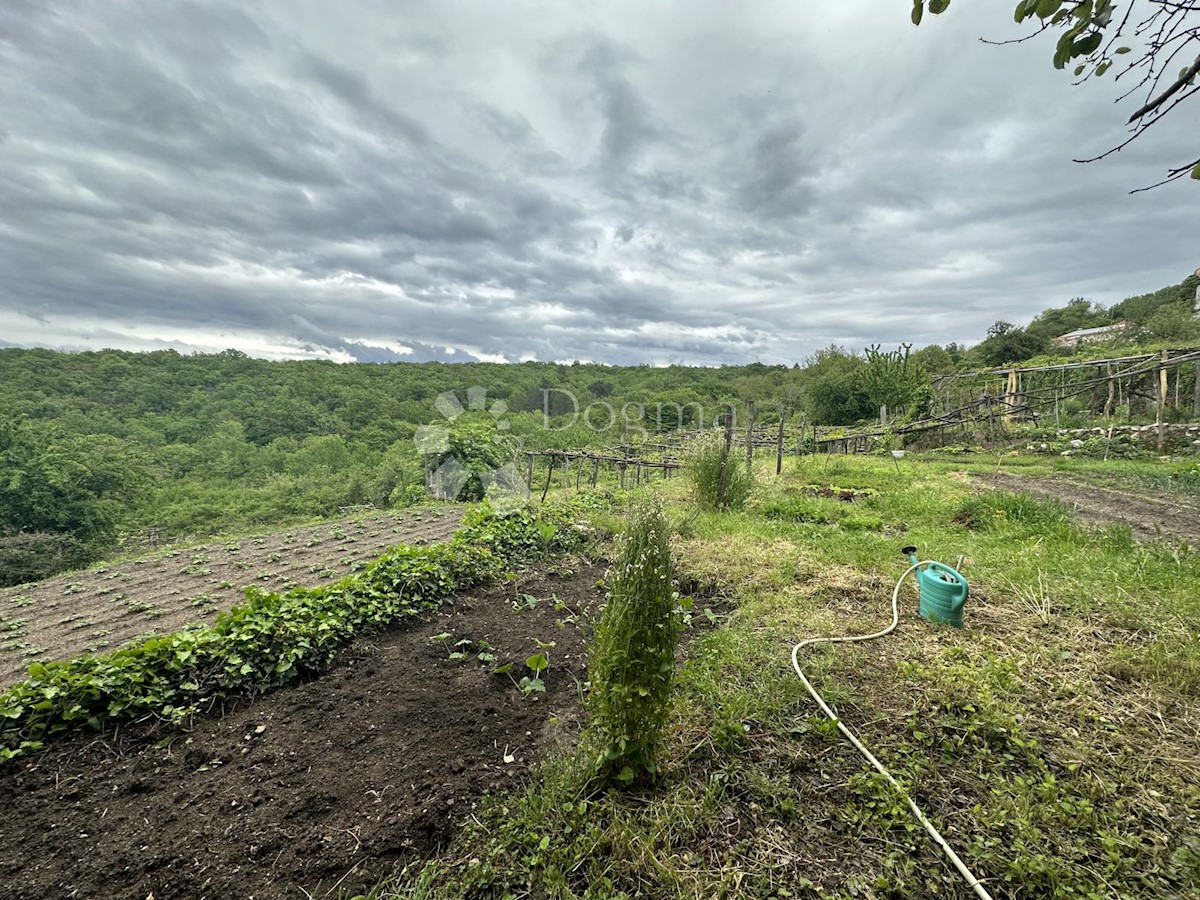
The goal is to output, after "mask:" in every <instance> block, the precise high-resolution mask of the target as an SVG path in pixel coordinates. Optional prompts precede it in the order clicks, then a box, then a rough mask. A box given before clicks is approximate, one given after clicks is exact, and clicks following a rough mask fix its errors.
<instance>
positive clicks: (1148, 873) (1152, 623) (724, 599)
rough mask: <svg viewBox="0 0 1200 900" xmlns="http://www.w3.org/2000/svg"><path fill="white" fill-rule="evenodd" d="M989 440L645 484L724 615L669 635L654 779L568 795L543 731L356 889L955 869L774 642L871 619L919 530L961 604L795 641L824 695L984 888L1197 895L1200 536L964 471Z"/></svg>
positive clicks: (887, 888)
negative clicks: (509, 783)
mask: <svg viewBox="0 0 1200 900" xmlns="http://www.w3.org/2000/svg"><path fill="white" fill-rule="evenodd" d="M1019 464H1020V465H1022V467H1023V468H1024V469H1026V470H1027V471H1041V472H1049V471H1052V470H1054V469H1055V468H1058V467H1057V466H1056V465H1055V464H1054V463H1049V464H1048V463H1047V462H1046V460H1044V459H1041V460H1030V461H1029V462H1028V463H1027V464H1025V463H1019ZM989 465H990V467H991V469H994V467H995V458H992V460H991V461H990V463H989V462H987V461H981V462H979V463H975V462H968V463H967V464H966V466H965V467H964V466H963V464H962V463H961V462H958V461H955V462H952V463H945V462H936V463H926V462H925V461H923V460H920V459H917V460H913V459H911V458H909V459H906V460H905V461H904V463H903V464H902V465H901V466H900V467H899V469H897V467H896V466H895V465H894V464H893V462H892V460H891V459H887V458H870V457H847V458H832V459H826V458H805V459H801V460H789V461H788V462H787V464H786V466H785V473H784V476H783V477H782V478H778V479H777V478H774V477H773V476H772V475H769V474H765V473H764V472H760V473H759V475H760V477H759V479H758V480H757V483H756V487H755V491H754V493H753V495H752V497H751V498H750V502H749V503H748V505H747V507H746V508H745V509H744V510H743V511H740V512H730V513H714V512H707V513H696V512H694V510H691V509H690V508H689V506H688V500H687V495H686V491H687V488H686V485H684V484H682V483H671V482H667V483H665V484H661V485H655V490H656V491H657V492H658V493H660V494H662V495H663V498H664V500H665V502H666V504H667V508H668V513H669V514H670V516H671V518H672V521H673V522H676V523H678V524H679V528H680V533H679V534H677V535H676V537H675V538H674V546H673V555H674V559H675V565H676V568H677V574H678V577H679V581H680V586H681V589H682V590H684V591H685V592H692V593H694V594H698V595H703V596H704V598H705V603H711V604H712V605H713V607H714V608H715V609H716V610H717V611H718V612H719V613H720V617H721V624H720V627H718V628H715V629H712V630H708V631H705V632H703V633H702V634H699V635H693V638H692V640H691V641H690V643H689V644H688V646H687V650H686V656H685V659H684V660H683V665H682V668H681V670H680V675H679V680H678V683H677V686H676V692H675V703H674V706H673V708H672V712H671V718H670V725H669V728H668V736H667V741H668V744H667V753H666V763H665V765H664V767H663V770H662V773H661V774H662V780H661V783H660V784H659V785H658V786H657V788H656V789H655V790H653V791H647V792H644V793H642V794H637V795H634V796H624V795H622V794H619V793H617V792H613V793H609V794H606V795H603V796H600V797H595V798H591V799H588V798H587V797H585V795H584V793H583V791H582V789H581V787H580V785H581V772H582V771H584V769H585V767H582V768H581V761H580V760H579V759H577V758H576V757H575V755H574V753H573V751H572V748H571V747H569V746H567V747H563V748H562V749H560V750H559V751H558V752H556V753H555V754H553V755H552V756H551V757H550V758H549V759H547V760H546V762H545V763H544V764H543V765H542V767H541V769H540V770H539V771H538V773H537V774H536V775H535V777H534V779H533V781H532V783H531V784H530V785H529V786H528V787H527V788H526V789H524V790H520V791H517V792H514V793H511V794H509V795H505V796H501V797H497V798H493V799H492V800H490V801H488V802H487V803H485V805H484V808H483V809H482V810H481V811H480V812H479V813H478V814H476V815H475V816H474V817H473V819H472V821H471V822H470V823H468V824H467V825H466V826H465V828H464V830H463V832H462V833H461V834H460V836H459V838H458V841H457V842H456V844H455V845H454V846H453V847H452V848H451V850H450V851H449V852H447V854H446V855H445V856H444V857H441V858H438V859H435V860H433V861H431V862H430V863H428V864H425V865H420V866H415V867H413V868H412V869H410V870H409V871H408V872H406V873H405V875H404V876H403V877H402V878H401V879H399V880H398V881H396V882H394V883H391V884H389V885H384V886H381V887H380V888H379V889H378V890H377V892H376V894H377V895H378V896H380V897H460V896H529V895H532V896H539V897H555V898H559V897H561V898H568V897H614V896H628V897H633V896H644V897H654V898H659V897H661V898H668V897H670V898H676V897H689V898H702V897H704V898H707V897H759V898H783V897H818V896H819V897H823V898H838V900H842V898H844V900H849V898H852V897H857V898H861V897H876V898H901V897H930V898H961V897H966V896H969V891H967V889H966V888H965V886H964V885H963V884H962V882H961V880H960V878H959V876H958V875H957V874H956V873H955V872H954V871H953V870H952V869H951V868H950V867H949V866H948V865H947V864H946V863H945V862H944V861H943V860H942V859H941V858H940V857H939V856H938V854H937V853H936V852H935V851H934V849H933V848H932V846H931V845H930V843H929V841H928V840H927V838H926V837H925V835H924V833H923V832H922V831H921V830H920V828H919V826H917V824H916V823H915V822H914V821H913V820H912V819H911V817H910V815H909V813H908V811H907V809H906V807H905V806H904V804H903V801H902V800H900V798H898V797H897V796H896V795H894V793H893V792H891V791H890V790H889V789H888V787H887V786H886V784H885V783H883V782H882V780H881V779H880V778H878V776H876V775H875V774H874V773H873V772H872V770H870V769H869V768H868V767H867V765H866V763H865V762H864V761H863V760H862V759H861V758H860V757H858V756H857V754H856V753H855V751H854V750H853V748H851V747H850V746H849V745H848V744H847V743H846V742H845V741H844V740H842V739H841V738H840V737H839V736H838V735H837V733H836V731H835V730H834V729H833V728H832V727H831V725H830V723H828V722H827V721H825V720H824V719H823V718H822V717H820V716H819V715H818V714H817V711H816V709H815V708H814V706H813V705H812V704H811V702H810V701H809V700H808V699H807V695H805V694H804V692H803V688H802V686H801V685H800V684H799V681H798V680H797V679H796V678H795V676H794V674H793V673H792V671H791V668H790V665H789V661H788V653H789V650H790V645H791V644H792V643H794V642H795V641H797V640H799V639H801V638H804V637H809V636H813V635H821V634H830V635H832V634H843V633H855V632H864V631H868V630H874V629H875V628H877V627H879V626H880V625H881V624H883V623H885V622H886V620H887V615H888V600H889V595H890V589H891V586H892V583H893V580H894V578H895V577H897V576H898V574H899V572H900V571H902V569H903V567H904V565H905V563H904V561H903V560H902V558H901V556H900V554H899V552H898V550H899V548H900V547H901V546H902V545H904V544H910V543H911V544H916V545H917V546H918V547H919V548H920V554H921V556H922V557H931V558H936V559H942V560H944V561H948V562H950V563H954V562H955V560H956V558H957V557H958V556H959V555H962V556H963V557H964V562H963V567H962V568H963V572H964V574H965V575H966V577H967V578H968V579H969V580H970V582H971V590H972V593H971V598H970V599H969V600H968V603H967V606H966V610H965V624H966V627H965V628H964V629H962V630H955V629H950V628H944V627H936V626H932V625H929V624H928V623H925V622H924V621H922V620H920V619H919V618H918V617H917V616H916V613H915V605H916V604H915V597H914V596H913V595H912V593H911V592H910V591H908V590H907V589H906V591H905V593H903V594H902V597H903V598H904V605H903V607H902V610H901V624H900V627H899V629H898V630H897V632H896V633H894V634H893V635H892V636H889V637H887V638H885V639H882V640H879V641H873V642H870V643H867V644H864V645H842V646H838V647H825V648H821V649H814V650H812V651H811V652H810V653H809V655H808V656H807V658H806V659H805V660H804V664H805V671H806V673H808V674H809V677H810V678H811V679H812V680H813V682H814V684H816V685H817V687H818V689H819V690H821V691H822V693H823V694H824V695H825V697H826V699H827V700H828V701H829V702H830V703H831V704H832V705H833V706H834V707H835V708H836V709H837V710H838V713H839V715H841V716H842V717H844V718H845V720H846V721H847V723H848V724H850V725H851V727H852V728H854V729H855V731H856V732H858V734H859V736H860V737H861V738H862V739H863V740H864V741H865V742H866V743H867V745H868V746H870V747H871V748H872V749H873V750H874V752H875V753H876V755H877V756H879V757H880V758H881V760H883V762H884V763H885V764H886V765H888V766H889V768H890V769H891V770H892V772H893V773H894V774H895V776H896V777H897V778H898V779H899V780H900V781H901V782H902V783H903V784H905V785H906V787H907V789H908V790H909V791H910V793H911V794H912V796H913V797H914V798H915V799H916V800H917V802H918V803H919V804H920V805H921V806H922V807H923V808H924V809H925V811H926V813H927V814H928V815H930V816H931V818H933V819H934V821H935V822H936V823H937V824H938V826H939V827H940V828H941V830H942V832H943V834H944V835H945V836H946V838H947V839H948V840H949V841H950V843H951V844H952V845H953V846H954V847H955V849H956V850H957V851H958V852H959V854H960V855H961V856H963V858H964V859H965V860H966V861H967V863H968V865H970V866H971V867H972V868H973V869H974V870H975V872H976V873H977V874H978V875H980V876H981V877H983V878H985V880H986V884H987V887H988V889H989V890H990V891H991V893H992V895H993V896H994V897H996V898H1017V897H1021V898H1027V897H1029V898H1033V897H1038V898H1041V897H1047V898H1101V897H1104V898H1108V897H1136V898H1141V897H1145V898H1149V897H1178V898H1183V897H1191V896H1196V895H1197V893H1198V892H1200V733H1198V729H1197V727H1196V724H1195V723H1196V721H1197V720H1198V715H1200V642H1198V640H1197V634H1198V633H1200V557H1198V556H1197V555H1196V554H1195V553H1193V552H1192V551H1190V550H1187V549H1186V548H1181V547H1176V546H1170V545H1167V544H1159V543H1156V544H1145V545H1139V544H1135V543H1133V542H1132V540H1131V539H1130V535H1129V531H1128V529H1117V528H1112V529H1104V530H1098V531H1090V530H1086V529H1083V528H1081V527H1078V526H1077V525H1076V524H1075V523H1074V522H1073V521H1072V519H1071V517H1070V515H1069V514H1068V512H1067V510H1066V509H1064V508H1063V507H1061V506H1059V505H1055V504H1047V503H1039V502H1037V501H1033V500H1031V499H1029V498H1027V497H1024V496H1022V495H1014V494H1007V493H1003V492H998V493H995V494H990V495H986V496H980V495H979V494H977V493H975V492H974V490H973V488H972V485H971V484H970V481H969V479H968V478H966V477H965V476H964V474H963V472H962V471H961V470H962V469H964V468H971V467H978V468H979V469H980V470H988V471H990V469H988V466H989ZM1005 465H1006V466H1008V465H1009V462H1008V461H1006V462H1005ZM1123 465H1127V464H1123ZM1138 465H1139V466H1140V465H1141V464H1140V463H1139V464H1138ZM1072 468H1073V470H1074V471H1075V472H1082V473H1083V474H1085V475H1090V476H1091V477H1099V476H1103V475H1105V474H1106V473H1109V472H1115V471H1117V469H1116V468H1109V467H1106V466H1104V465H1099V464H1094V465H1092V466H1091V468H1089V467H1088V464H1087V463H1084V462H1073V463H1072ZM813 485H818V486H819V485H825V486H837V487H839V488H849V489H862V490H863V491H864V494H863V495H862V496H860V497H858V498H856V499H853V500H850V501H846V500H842V499H839V498H838V497H836V496H821V495H819V494H817V495H814V493H813V492H812V491H811V490H809V488H811V486H813ZM863 523H868V524H867V525H864V524H863Z"/></svg>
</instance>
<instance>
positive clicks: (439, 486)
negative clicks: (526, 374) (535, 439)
mask: <svg viewBox="0 0 1200 900" xmlns="http://www.w3.org/2000/svg"><path fill="white" fill-rule="evenodd" d="M433 406H434V408H435V409H436V410H437V411H438V412H439V413H440V414H441V416H442V419H443V420H444V421H442V422H438V423H435V424H433V425H422V426H420V427H419V428H418V429H417V431H416V434H415V435H414V436H413V442H414V443H415V444H416V445H417V450H418V451H420V453H421V455H422V456H424V457H425V459H426V476H425V477H426V486H427V487H428V488H429V491H430V492H431V493H432V494H433V495H434V496H435V497H437V498H438V499H439V500H478V499H481V497H484V496H486V497H487V498H488V499H489V500H490V501H492V504H493V505H494V506H495V507H496V508H497V509H498V510H501V511H504V510H508V511H511V510H513V509H516V508H517V507H519V506H520V505H521V504H522V503H524V502H525V500H527V499H528V498H529V487H528V486H527V485H526V483H525V479H524V478H523V477H522V475H521V472H520V469H519V468H518V467H517V463H516V456H517V453H518V451H519V449H520V446H521V441H520V439H518V438H514V437H513V436H512V434H511V433H510V426H509V423H508V421H507V420H506V419H505V418H504V417H505V415H506V414H507V413H508V404H507V403H505V402H504V401H503V400H494V401H492V403H491V404H490V405H489V404H488V401H487V388H484V387H480V386H479V385H475V386H474V387H472V388H469V389H468V390H467V405H466V406H465V407H464V406H463V405H462V403H461V401H460V400H459V399H458V395H457V394H455V392H454V391H445V392H443V393H441V394H438V397H437V400H435V401H434V403H433ZM469 412H474V413H483V412H486V413H487V414H488V415H487V417H483V416H476V417H470V416H468V418H467V419H462V417H463V416H464V415H466V414H467V413H469ZM472 418H473V419H474V421H472Z"/></svg>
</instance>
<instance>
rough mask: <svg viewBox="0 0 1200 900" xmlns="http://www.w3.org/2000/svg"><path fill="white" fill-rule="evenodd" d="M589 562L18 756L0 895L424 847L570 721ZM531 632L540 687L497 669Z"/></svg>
mask: <svg viewBox="0 0 1200 900" xmlns="http://www.w3.org/2000/svg"><path fill="white" fill-rule="evenodd" d="M602 575H603V571H602V569H600V568H598V567H597V566H594V565H590V564H587V563H583V562H570V563H568V562H565V561H560V563H559V564H557V565H552V566H543V567H542V568H540V569H538V570H535V571H530V572H527V573H525V574H522V575H520V576H519V577H518V578H517V580H516V581H512V582H508V581H504V582H500V583H498V584H495V585H492V586H489V587H484V588H479V589H476V590H473V591H470V592H467V593H465V594H463V595H462V596H460V597H459V598H458V599H457V600H456V601H455V602H454V603H453V604H452V605H447V606H445V607H443V608H442V609H441V610H439V611H437V612H435V613H429V614H426V615H425V616H422V617H421V618H420V619H419V620H415V621H412V622H409V623H407V624H405V625H403V626H401V627H399V628H396V629H392V630H390V631H387V632H384V633H381V634H377V635H374V636H372V637H371V638H370V639H368V640H359V641H357V642H355V643H353V644H352V645H350V646H349V647H348V648H347V649H345V650H343V651H342V652H341V653H340V654H339V657H338V661H337V662H336V663H335V665H334V667H333V668H332V669H331V670H330V671H328V672H327V673H325V674H324V675H323V676H322V677H320V678H316V679H313V680H311V681H308V682H305V683H302V684H299V685H296V686H293V687H290V688H285V689H283V690H279V691H275V692H273V693H271V694H268V695H266V696H265V697H262V698H260V699H258V700H257V701H256V702H254V703H253V704H250V705H246V706H242V707H240V708H237V709H233V710H230V711H228V712H227V714H226V715H224V716H222V717H217V716H210V717H204V718H197V719H196V720H195V721H194V722H193V723H192V727H191V728H190V729H187V730H180V729H176V728H170V727H167V726H161V727H159V728H155V727H152V726H149V725H145V724H141V725H137V726H133V727H126V728H125V729H123V730H122V731H121V732H119V733H118V734H117V735H116V736H115V737H113V738H112V739H97V738H95V737H94V736H91V737H76V738H72V739H69V740H66V741H64V742H61V743H58V744H55V745H53V746H52V747H51V748H50V749H49V750H48V751H46V752H43V753H41V754H39V755H35V756H30V757H29V758H27V759H21V760H17V761H14V762H13V763H12V764H10V765H9V766H8V767H6V768H4V769H0V795H2V796H4V797H5V798H6V804H5V812H6V815H5V816H4V818H3V821H2V822H0V844H2V846H3V849H2V850H0V897H4V898H14V900H15V898H43V897H59V896H86V897H130V898H138V900H145V898H146V897H148V896H150V895H153V896H155V897H192V898H205V897H211V898H226V897H251V896H253V897H256V898H266V897H296V896H302V895H303V894H304V893H307V895H308V896H311V897H326V896H330V897H336V896H339V894H340V893H341V892H346V894H347V895H349V894H353V893H354V891H356V890H359V889H364V888H367V887H369V886H371V885H374V884H376V883H377V882H379V881H380V880H381V879H383V878H384V877H386V876H388V875H391V874H392V873H393V872H395V871H396V870H397V869H398V868H401V867H402V866H403V865H404V864H406V863H409V862H412V861H414V860H417V859H420V858H423V857H426V856H428V855H430V854H432V853H435V852H436V851H438V850H439V849H441V848H443V847H444V846H445V844H446V843H447V842H448V840H449V838H450V837H451V836H452V835H453V833H454V831H455V828H456V824H457V823H459V822H460V821H461V820H463V819H464V818H465V817H466V816H468V815H469V814H470V812H471V810H472V809H473V808H474V807H475V806H476V805H477V804H478V802H479V798H480V797H481V795H482V794H484V793H485V792H486V791H489V790H493V789H498V788H504V787H507V786H508V785H510V784H512V783H514V782H516V781H519V780H520V779H521V778H522V777H523V775H524V774H525V773H526V772H527V771H528V768H529V766H530V764H531V763H532V762H534V761H535V760H536V759H537V758H538V757H539V755H540V754H541V752H542V750H543V748H544V747H545V746H546V744H547V742H548V741H551V740H553V739H554V735H555V733H556V731H557V730H558V729H562V728H566V729H572V728H573V727H574V723H575V720H576V718H577V713H578V687H577V686H578V685H579V684H580V683H582V681H583V679H584V677H585V667H584V661H583V659H584V639H585V628H584V626H585V623H586V622H587V620H588V614H589V612H590V611H593V610H594V609H595V608H596V607H597V606H598V605H599V603H600V602H601V601H602V598H603V588H602V586H600V585H599V584H598V582H599V580H600V579H601V577H602ZM531 598H532V599H531ZM444 635H448V637H444ZM460 641H470V642H471V643H470V644H460V643H459V642H460ZM539 642H541V643H540V644H539ZM550 642H553V646H552V647H546V648H543V645H545V644H549V643H550ZM542 650H544V652H545V653H546V654H547V656H548V657H549V661H550V665H549V668H548V670H547V671H546V672H545V673H544V675H543V681H544V684H545V693H544V694H540V693H533V694H529V695H523V694H522V692H521V691H520V690H519V689H518V688H517V687H516V685H515V684H514V681H513V680H510V678H508V677H507V676H504V675H496V674H493V672H492V670H493V669H494V668H496V667H498V666H499V665H500V664H502V663H504V662H507V661H516V665H514V666H513V670H512V674H513V676H514V678H515V679H519V678H520V677H521V675H522V674H525V672H524V668H523V662H524V660H525V659H526V658H527V657H529V656H530V655H533V654H536V653H538V652H540V651H542ZM452 653H462V654H464V656H463V658H460V659H451V658H450V656H451V654H452ZM480 653H484V654H487V655H493V656H495V657H496V659H495V660H488V659H485V660H484V661H481V660H480V659H479V658H478V655H479V654H480Z"/></svg>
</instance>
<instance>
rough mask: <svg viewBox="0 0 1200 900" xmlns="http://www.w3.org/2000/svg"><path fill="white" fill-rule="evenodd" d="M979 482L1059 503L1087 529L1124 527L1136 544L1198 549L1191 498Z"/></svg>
mask: <svg viewBox="0 0 1200 900" xmlns="http://www.w3.org/2000/svg"><path fill="white" fill-rule="evenodd" d="M979 481H980V482H981V483H983V484H988V485H991V486H993V487H998V488H1004V489H1005V490H1010V491H1022V492H1024V493H1026V494H1031V495H1032V496H1034V497H1039V498H1041V499H1043V500H1045V499H1050V500H1059V501H1061V502H1063V503H1065V504H1066V505H1067V506H1069V507H1071V509H1073V510H1074V511H1075V515H1076V516H1077V517H1078V518H1079V519H1081V520H1082V521H1084V522H1087V523H1089V524H1091V525H1114V524H1122V525H1128V526H1129V527H1130V529H1131V530H1132V531H1133V536H1134V537H1135V538H1138V539H1139V540H1154V539H1156V538H1167V539H1171V540H1175V541H1183V542H1186V543H1188V544H1190V545H1191V546H1193V547H1200V502H1197V501H1196V500H1194V499H1192V498H1185V497H1179V496H1172V495H1169V494H1156V493H1151V492H1139V493H1136V494H1134V493H1128V492H1126V491H1118V490H1114V489H1112V488H1104V487H1099V486H1097V485H1093V484H1083V483H1080V482H1077V481H1071V480H1068V479H1066V478H1058V477H1051V478H1039V477H1035V476H1031V475H1017V474H1015V473H1005V472H1001V473H997V474H996V475H988V476H986V477H983V478H981V479H979Z"/></svg>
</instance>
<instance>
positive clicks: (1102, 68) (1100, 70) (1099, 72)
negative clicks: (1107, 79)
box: [1096, 60, 1112, 78]
mask: <svg viewBox="0 0 1200 900" xmlns="http://www.w3.org/2000/svg"><path fill="white" fill-rule="evenodd" d="M1111 67H1112V63H1111V62H1109V61H1107V60H1106V61H1104V62H1102V63H1100V65H1098V66H1096V77H1097V78H1100V77H1102V76H1103V75H1104V73H1105V72H1107V71H1108V70H1109V69H1110V68H1111Z"/></svg>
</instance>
